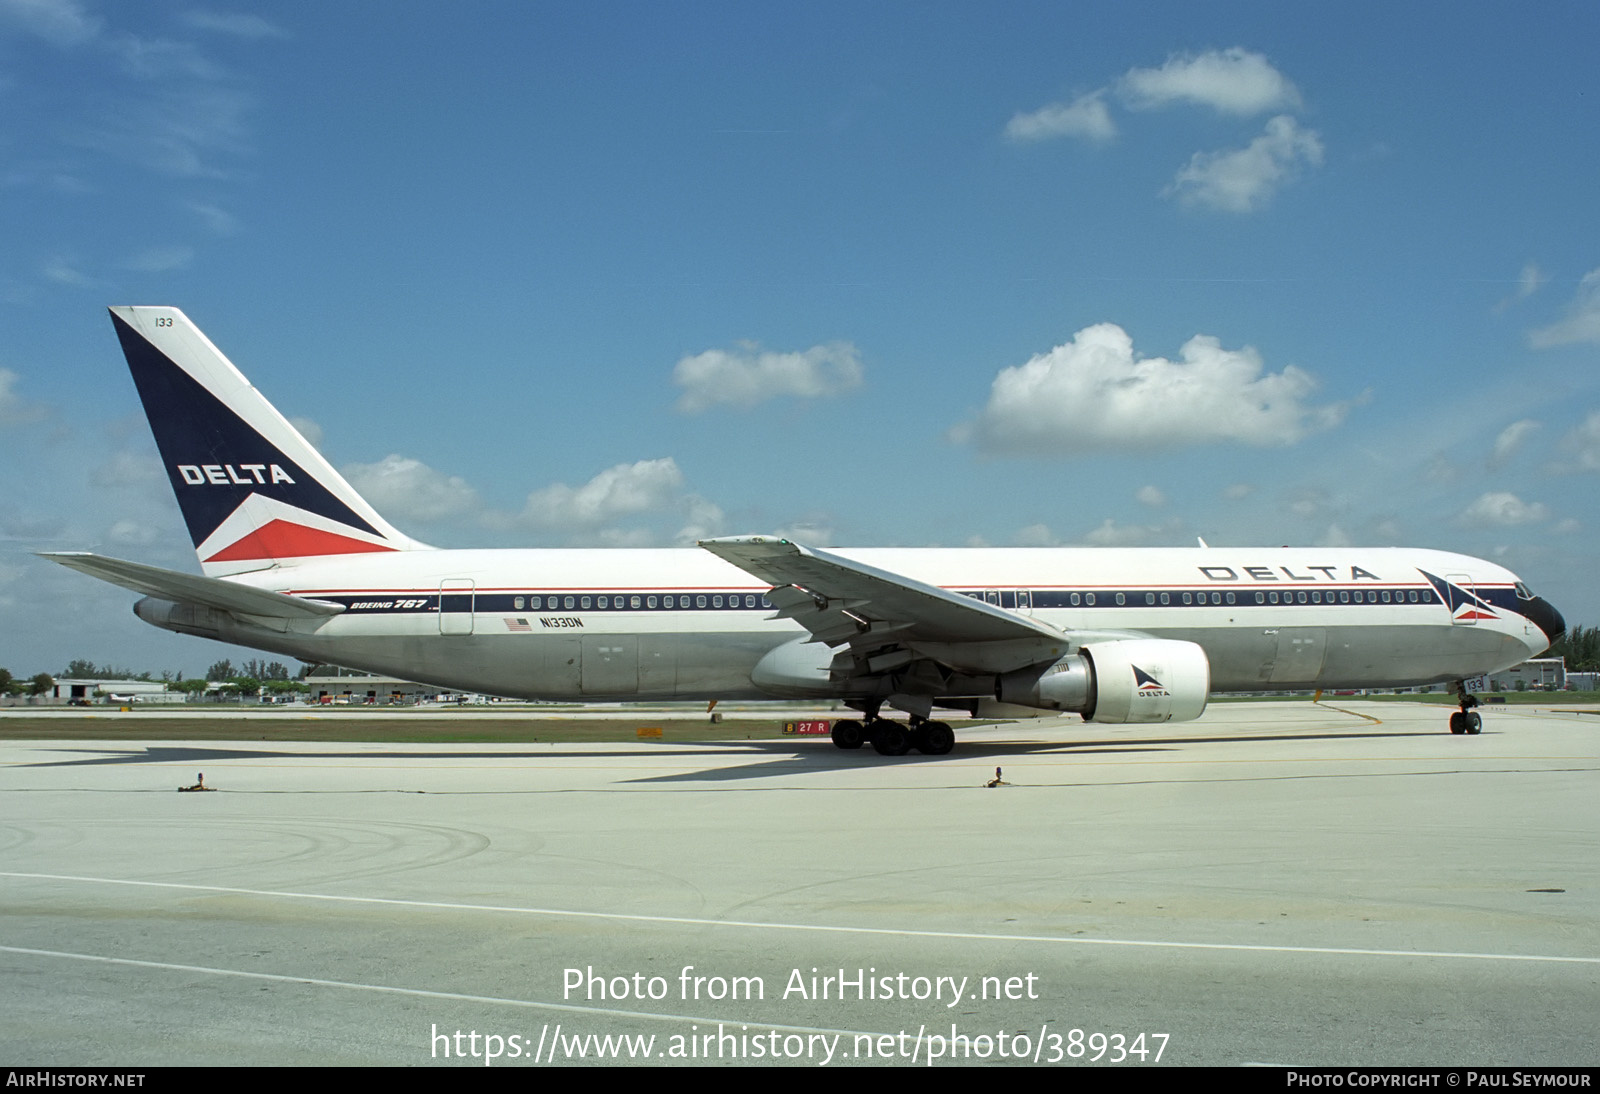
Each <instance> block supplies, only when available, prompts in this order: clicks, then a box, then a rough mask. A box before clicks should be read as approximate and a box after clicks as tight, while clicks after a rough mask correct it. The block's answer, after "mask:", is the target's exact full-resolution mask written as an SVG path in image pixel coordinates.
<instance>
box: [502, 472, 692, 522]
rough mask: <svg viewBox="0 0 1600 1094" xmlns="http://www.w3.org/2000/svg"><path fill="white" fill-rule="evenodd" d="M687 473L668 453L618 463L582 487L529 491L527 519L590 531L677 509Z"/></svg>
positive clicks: (524, 512)
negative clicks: (646, 514)
mask: <svg viewBox="0 0 1600 1094" xmlns="http://www.w3.org/2000/svg"><path fill="white" fill-rule="evenodd" d="M682 496H683V472H682V471H680V470H679V469H678V463H677V461H676V460H674V459H673V458H672V457H670V456H668V457H665V458H664V459H659V460H640V461H638V462H637V463H619V464H618V465H617V466H615V467H612V468H609V469H607V470H605V471H602V472H600V473H599V474H598V475H596V476H595V477H594V478H592V479H590V480H589V481H588V482H586V483H584V484H583V485H582V486H578V487H572V486H568V485H567V484H566V483H555V484H553V485H551V486H547V487H545V488H544V489H542V490H535V491H534V492H533V493H531V494H529V495H528V503H527V505H525V506H524V507H523V510H522V516H523V520H524V521H525V522H526V523H528V524H530V525H532V526H533V527H535V528H545V529H554V530H560V531H591V530H594V529H597V528H600V527H602V526H603V525H606V524H609V523H610V522H612V521H614V520H617V519H619V518H622V517H629V516H634V515H636V514H639V513H647V512H654V511H661V510H668V509H672V508H674V507H675V506H676V505H677V503H678V501H679V499H680V498H681V497H682Z"/></svg>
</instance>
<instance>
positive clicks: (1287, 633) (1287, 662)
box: [1268, 627, 1328, 687]
mask: <svg viewBox="0 0 1600 1094" xmlns="http://www.w3.org/2000/svg"><path fill="white" fill-rule="evenodd" d="M1327 651H1328V644H1327V640H1326V638H1325V632H1324V630H1323V628H1321V627H1282V628H1280V629H1279V631H1278V653H1277V656H1276V657H1275V658H1273V661H1272V676H1271V677H1270V678H1269V680H1268V683H1272V684H1304V685H1306V686H1307V687H1310V686H1312V685H1313V684H1315V683H1316V682H1317V677H1318V676H1320V675H1321V674H1322V659H1323V657H1324V656H1325V655H1326V654H1327Z"/></svg>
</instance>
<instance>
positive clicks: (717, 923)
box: [0, 871, 1600, 965]
mask: <svg viewBox="0 0 1600 1094" xmlns="http://www.w3.org/2000/svg"><path fill="white" fill-rule="evenodd" d="M0 877H11V878H28V879H33V880H37V881H71V882H81V883H85V884H93V885H130V886H138V887H143V888H151V889H176V890H181V891H185V892H197V893H232V894H235V895H238V896H258V897H273V898H277V899H282V900H322V901H330V902H333V903H342V904H378V905H384V906H387V907H400V908H431V909H444V910H448V911H462V912H495V913H499V914H510V915H534V916H547V917H553V918H562V919H599V920H606V921H609V922H620V923H677V924H681V925H684V926H690V927H740V928H744V929H746V930H755V931H801V932H812V933H816V934H858V935H876V936H889V937H893V938H945V939H958V940H962V941H970V942H1008V943H1013V942H1038V943H1043V944H1046V945H1062V946H1131V947H1142V948H1146V949H1164V950H1222V951H1230V950H1231V951H1239V952H1245V953H1303V954H1330V955H1334V956H1340V957H1412V958H1415V957H1428V958H1447V959H1453V960H1461V961H1542V962H1546V963H1553V964H1561V965H1600V957H1572V956H1562V955H1555V954H1532V953H1472V952H1469V951H1452V950H1375V949H1351V948H1344V947H1338V946H1266V945H1261V944H1255V943H1253V944H1244V943H1233V942H1162V941H1156V940H1152V939H1138V938H1065V937H1062V936H1060V935H1044V934H995V933H990V932H981V931H920V930H911V929H907V928H900V927H844V926H827V925H822V924H814V923H764V922H759V921H755V920H744V919H710V918H704V917H694V916H672V915H628V914H625V913H622V912H580V911H573V910H571V909H565V908H527V907H519V906H517V905H500V904H458V903H453V902H449V901H437V900H396V899H393V898H390V897H375V896H338V895H335V894H331V893H300V892H288V891H279V890H275V889H240V888H233V887H230V886H224V885H186V884H183V883H181V882H173V881H128V880H125V879H122V878H106V877H78V876H75V875H71V874H31V873H14V872H11V871H0Z"/></svg>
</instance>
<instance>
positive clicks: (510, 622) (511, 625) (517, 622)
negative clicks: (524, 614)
mask: <svg viewBox="0 0 1600 1094" xmlns="http://www.w3.org/2000/svg"><path fill="white" fill-rule="evenodd" d="M506 630H508V631H531V630H533V628H532V627H530V626H528V621H527V620H526V619H507V620H506Z"/></svg>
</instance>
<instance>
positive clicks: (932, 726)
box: [916, 722, 956, 756]
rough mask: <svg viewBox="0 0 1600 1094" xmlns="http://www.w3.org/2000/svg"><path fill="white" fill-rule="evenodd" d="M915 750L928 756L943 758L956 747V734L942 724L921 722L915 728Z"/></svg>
mask: <svg viewBox="0 0 1600 1094" xmlns="http://www.w3.org/2000/svg"><path fill="white" fill-rule="evenodd" d="M916 746H917V749H918V750H919V751H921V752H923V753H924V754H926V755H929V756H943V755H945V754H946V753H948V752H949V751H950V750H951V749H953V748H955V747H956V732H955V730H953V729H951V728H950V727H949V726H948V725H946V724H945V723H944V722H923V723H922V724H921V725H920V726H918V727H917V732H916Z"/></svg>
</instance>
